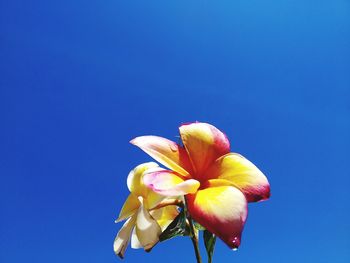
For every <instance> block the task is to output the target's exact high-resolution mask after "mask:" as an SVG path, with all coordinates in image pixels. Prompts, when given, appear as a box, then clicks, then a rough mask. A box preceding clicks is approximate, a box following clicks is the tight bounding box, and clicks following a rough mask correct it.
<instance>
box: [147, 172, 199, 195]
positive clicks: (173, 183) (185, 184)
mask: <svg viewBox="0 0 350 263" xmlns="http://www.w3.org/2000/svg"><path fill="white" fill-rule="evenodd" d="M143 181H144V184H145V185H147V186H148V187H149V188H150V189H151V190H153V191H154V192H156V193H158V194H160V195H164V196H180V195H186V194H189V193H195V192H196V191H197V189H198V188H199V186H200V183H199V182H198V181H197V180H194V179H187V180H185V179H183V178H181V177H180V176H179V175H177V174H176V173H174V172H172V171H159V172H153V173H148V174H145V175H144V177H143Z"/></svg>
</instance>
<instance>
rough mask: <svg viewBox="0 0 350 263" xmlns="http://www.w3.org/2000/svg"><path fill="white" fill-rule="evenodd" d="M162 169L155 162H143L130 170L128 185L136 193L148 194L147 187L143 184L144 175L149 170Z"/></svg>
mask: <svg viewBox="0 0 350 263" xmlns="http://www.w3.org/2000/svg"><path fill="white" fill-rule="evenodd" d="M159 169H161V168H160V167H159V165H158V164H157V163H155V162H149V163H143V164H140V165H138V166H136V167H135V168H134V169H133V170H131V171H130V173H129V175H128V179H127V185H128V188H129V190H130V192H132V193H133V194H134V195H136V196H143V197H145V196H146V195H147V187H146V186H145V185H144V184H143V181H142V176H143V174H144V173H145V172H147V171H154V170H159Z"/></svg>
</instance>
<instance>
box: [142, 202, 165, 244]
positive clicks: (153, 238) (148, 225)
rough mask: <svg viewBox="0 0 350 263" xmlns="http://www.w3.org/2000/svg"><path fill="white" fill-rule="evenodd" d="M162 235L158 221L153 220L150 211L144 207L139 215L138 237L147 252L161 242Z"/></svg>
mask: <svg viewBox="0 0 350 263" xmlns="http://www.w3.org/2000/svg"><path fill="white" fill-rule="evenodd" d="M161 233H162V230H161V228H160V226H159V225H158V223H157V221H156V220H154V219H153V218H152V216H151V215H150V214H149V212H148V210H147V209H146V208H145V207H144V206H143V205H142V206H141V207H140V208H139V211H138V214H137V220H136V235H137V237H138V239H139V241H140V243H141V245H142V246H143V247H144V249H145V250H146V251H147V250H151V248H152V247H153V246H154V245H155V244H156V243H157V242H158V241H159V235H160V234H161Z"/></svg>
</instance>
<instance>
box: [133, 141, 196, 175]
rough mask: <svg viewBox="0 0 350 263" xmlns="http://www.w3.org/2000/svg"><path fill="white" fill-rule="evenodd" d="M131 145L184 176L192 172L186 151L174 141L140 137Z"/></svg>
mask: <svg viewBox="0 0 350 263" xmlns="http://www.w3.org/2000/svg"><path fill="white" fill-rule="evenodd" d="M130 143H132V144H134V145H136V146H138V147H139V148H141V149H142V150H143V151H144V152H145V153H147V154H148V155H150V156H151V157H152V158H154V159H155V160H156V161H158V162H160V163H161V164H163V165H164V166H166V167H167V168H169V169H171V170H173V171H175V172H177V173H179V174H181V175H182V176H188V174H189V173H190V172H191V163H190V161H189V158H188V155H187V152H186V150H185V149H184V148H183V147H181V146H179V145H178V144H177V143H175V142H173V141H170V140H168V139H165V138H162V137H158V136H140V137H137V138H135V139H133V140H131V141H130Z"/></svg>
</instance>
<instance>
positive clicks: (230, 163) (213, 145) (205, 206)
mask: <svg viewBox="0 0 350 263" xmlns="http://www.w3.org/2000/svg"><path fill="white" fill-rule="evenodd" d="M179 130H180V135H181V139H182V143H183V146H181V145H179V144H177V143H175V142H173V141H170V140H168V139H165V138H162V137H158V136H141V137H137V138H135V139H133V140H132V141H131V143H132V144H134V145H136V146H138V147H140V148H141V149H142V150H143V151H145V152H146V153H147V154H149V155H150V156H151V157H153V158H154V159H155V160H156V161H158V162H159V163H161V164H163V165H164V166H166V167H167V168H169V169H171V170H163V171H154V172H151V173H147V174H146V175H145V177H144V183H145V184H146V185H147V186H148V187H149V188H150V189H152V190H153V191H154V192H156V193H159V194H161V195H164V196H179V195H185V199H186V203H187V206H188V210H189V213H190V215H191V217H192V218H193V219H194V220H195V221H197V222H198V223H199V224H201V225H202V226H204V227H205V228H206V229H208V230H209V231H210V232H212V233H213V234H215V235H217V236H218V237H219V238H220V239H222V240H223V241H224V242H225V243H226V244H227V245H228V246H229V247H230V248H232V249H236V248H238V247H239V245H240V243H241V234H242V231H243V227H244V224H245V221H246V218H247V212H248V210H247V203H248V202H256V201H260V200H265V199H268V198H269V196H270V185H269V182H268V180H267V178H266V177H265V175H264V174H263V173H262V172H261V171H260V170H259V169H258V168H257V167H256V166H255V165H254V164H253V163H251V162H250V161H248V160H247V159H246V158H244V157H243V156H242V155H239V154H237V153H231V152H230V143H229V140H228V139H227V137H226V135H225V134H224V133H222V132H221V131H220V130H218V129H217V128H216V127H214V126H212V125H210V124H207V123H198V122H196V123H190V124H185V125H182V126H180V128H179Z"/></svg>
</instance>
